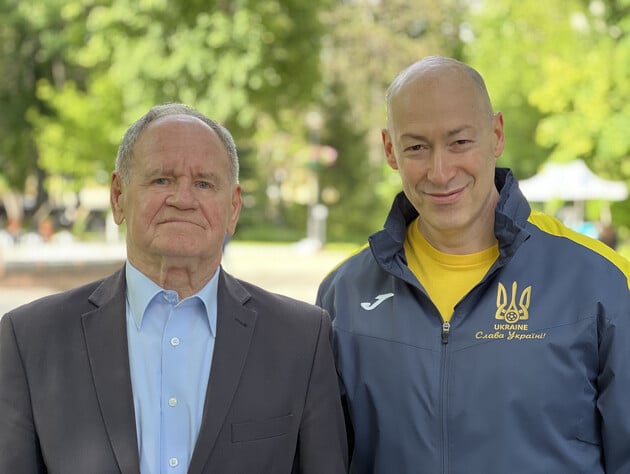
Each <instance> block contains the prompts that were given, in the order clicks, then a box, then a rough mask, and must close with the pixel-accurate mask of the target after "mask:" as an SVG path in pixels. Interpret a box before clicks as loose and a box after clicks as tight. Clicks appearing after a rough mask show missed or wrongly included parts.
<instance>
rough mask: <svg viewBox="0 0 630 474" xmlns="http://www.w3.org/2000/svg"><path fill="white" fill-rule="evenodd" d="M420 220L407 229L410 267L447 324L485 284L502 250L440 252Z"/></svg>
mask: <svg viewBox="0 0 630 474" xmlns="http://www.w3.org/2000/svg"><path fill="white" fill-rule="evenodd" d="M418 219H419V218H418ZM418 219H415V220H414V221H413V222H412V223H411V224H409V226H408V227H407V238H406V239H405V244H404V249H405V256H406V257H407V265H408V266H409V269H410V270H411V271H412V272H413V274H414V275H415V276H416V278H417V279H418V281H419V282H420V283H421V284H422V286H424V288H425V289H426V291H427V293H428V295H429V297H430V298H431V300H432V301H433V302H434V303H435V306H437V308H438V310H439V311H440V314H441V315H442V318H443V319H444V321H449V320H450V319H451V316H452V315H453V308H454V307H455V305H456V304H457V303H458V302H459V300H461V299H462V298H463V297H464V295H466V294H467V293H468V292H469V291H470V290H471V289H472V288H473V287H474V286H475V285H476V284H477V283H479V282H480V281H481V279H482V278H483V276H484V275H485V274H486V272H487V271H488V269H489V268H490V266H492V264H493V263H494V261H495V260H496V259H497V257H498V256H499V247H498V245H494V246H492V247H490V248H488V249H486V250H482V251H481V252H477V253H472V254H469V255H453V254H448V253H444V252H440V251H439V250H437V249H436V248H435V247H433V246H432V245H431V244H430V243H429V242H427V240H426V239H425V238H424V236H423V235H422V233H421V232H420V230H419V228H418Z"/></svg>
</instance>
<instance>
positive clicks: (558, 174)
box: [519, 160, 628, 202]
mask: <svg viewBox="0 0 630 474" xmlns="http://www.w3.org/2000/svg"><path fill="white" fill-rule="evenodd" d="M519 187H520V188H521V191H522V192H523V194H524V195H525V197H526V198H527V199H528V200H530V201H533V202H547V201H552V200H554V199H559V200H563V201H591V200H597V199H601V200H605V201H623V200H624V199H626V198H627V197H628V188H627V186H626V183H624V182H622V181H610V180H606V179H603V178H600V177H599V176H597V175H596V174H595V173H593V172H592V171H591V170H590V169H589V168H588V167H587V166H586V164H585V163H584V162H583V161H582V160H574V161H571V162H569V163H547V164H546V165H545V166H544V167H543V169H542V171H541V172H540V173H538V174H536V175H534V176H532V177H531V178H529V179H524V180H522V181H520V182H519Z"/></svg>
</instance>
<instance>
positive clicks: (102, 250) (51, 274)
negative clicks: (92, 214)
mask: <svg viewBox="0 0 630 474" xmlns="http://www.w3.org/2000/svg"><path fill="white" fill-rule="evenodd" d="M349 253H350V250H334V251H333V250H322V251H318V252H305V251H303V250H300V247H299V246H297V245H293V244H248V243H241V242H237V241H236V242H230V244H229V245H228V247H227V249H226V252H225V256H224V259H223V266H224V268H225V269H226V270H227V271H228V272H229V273H231V274H232V275H234V276H236V277H238V278H241V279H243V280H247V281H250V282H252V283H255V284H257V285H259V286H262V287H263V288H266V289H268V290H270V291H274V292H278V293H284V294H286V295H289V296H292V297H294V298H297V299H301V300H303V301H308V302H309V303H313V302H314V301H315V296H316V293H317V287H318V286H319V283H320V281H321V280H322V278H323V277H324V276H325V275H326V274H327V273H328V272H329V271H330V270H332V268H334V267H335V266H336V265H337V264H338V263H339V262H340V261H342V260H343V259H344V258H346V257H347V256H348V255H349ZM124 258H125V249H124V246H123V245H122V244H116V245H111V244H103V243H90V244H78V243H74V244H63V245H61V244H60V245H55V244H43V245H39V246H29V247H26V246H24V247H4V248H2V249H0V274H1V275H2V276H0V315H2V314H4V313H6V312H7V311H8V310H10V309H12V308H14V307H16V306H19V305H21V304H24V303H27V302H29V301H32V300H33V299H35V298H39V297H41V296H44V295H48V294H51V293H54V292H57V291H60V290H63V289H67V288H70V287H73V286H76V285H78V284H80V283H83V282H86V283H87V282H88V281H91V280H93V279H96V278H99V277H101V276H105V275H107V274H109V273H111V272H112V271H113V269H115V268H117V267H118V266H119V265H120V264H121V263H122V261H123V260H124Z"/></svg>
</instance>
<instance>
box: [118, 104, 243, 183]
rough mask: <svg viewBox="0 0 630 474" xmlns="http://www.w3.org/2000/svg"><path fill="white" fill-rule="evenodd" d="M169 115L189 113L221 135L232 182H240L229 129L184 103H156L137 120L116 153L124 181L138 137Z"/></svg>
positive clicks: (124, 181)
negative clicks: (152, 123) (151, 125)
mask: <svg viewBox="0 0 630 474" xmlns="http://www.w3.org/2000/svg"><path fill="white" fill-rule="evenodd" d="M169 115H188V116H191V117H195V118H198V119H199V120H201V121H202V122H203V123H205V124H206V125H208V126H209V127H210V128H211V129H212V130H214V132H215V133H216V134H217V135H218V136H219V139H220V140H221V142H222V143H223V146H224V147H225V149H226V151H227V154H228V158H229V159H230V180H231V182H232V184H237V183H238V173H239V162H238V152H237V151H236V144H235V143H234V138H233V137H232V134H231V133H230V132H229V130H228V129H227V128H225V127H223V126H222V125H220V124H219V123H218V122H215V121H214V120H212V119H210V118H208V117H206V116H205V115H204V114H202V113H201V112H198V111H197V110H195V109H193V108H192V107H189V106H187V105H184V104H178V103H171V104H164V105H156V106H154V107H152V108H151V109H150V110H149V111H148V112H147V113H146V114H144V115H143V116H142V117H140V118H139V119H138V120H136V121H135V122H134V123H133V124H132V125H131V126H130V127H129V128H128V129H127V132H126V133H125V136H124V137H123V139H122V142H121V143H120V147H119V148H118V154H117V155H116V168H115V170H116V172H117V173H118V174H119V175H120V178H121V180H122V181H123V183H125V184H127V183H129V177H130V173H131V162H132V159H133V152H134V147H135V146H136V143H137V142H138V138H139V137H140V135H141V134H142V132H144V131H145V130H146V129H147V127H148V126H149V124H150V123H151V122H154V121H155V120H157V119H159V118H162V117H166V116H169Z"/></svg>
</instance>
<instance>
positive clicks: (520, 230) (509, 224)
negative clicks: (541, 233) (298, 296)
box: [369, 168, 531, 281]
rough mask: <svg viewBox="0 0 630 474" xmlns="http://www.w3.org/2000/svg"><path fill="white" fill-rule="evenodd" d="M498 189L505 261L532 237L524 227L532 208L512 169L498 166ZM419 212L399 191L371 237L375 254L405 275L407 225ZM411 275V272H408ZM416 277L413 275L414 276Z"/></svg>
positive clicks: (497, 213)
mask: <svg viewBox="0 0 630 474" xmlns="http://www.w3.org/2000/svg"><path fill="white" fill-rule="evenodd" d="M494 182H495V186H496V187H497V190H498V191H499V202H498V203H497V207H496V210H495V222H494V233H495V236H496V237H497V240H498V241H499V253H500V257H499V261H498V262H497V263H498V264H502V263H503V262H505V261H506V259H508V258H510V257H511V256H512V255H514V253H515V252H516V250H517V249H518V247H519V246H520V245H521V244H522V243H523V242H524V241H525V240H527V239H528V238H529V235H530V234H529V232H528V231H527V230H526V229H525V226H526V223H527V219H528V218H529V215H530V212H531V208H530V206H529V204H528V203H527V200H526V199H525V197H524V196H523V194H522V193H521V191H520V189H519V187H518V183H517V181H516V179H515V178H514V176H513V174H512V172H511V171H510V170H509V169H507V168H497V169H496V171H495V178H494ZM417 216H418V211H416V209H415V208H414V207H413V205H412V204H411V202H410V201H409V199H407V196H405V194H404V193H403V192H400V193H398V194H397V195H396V197H395V198H394V202H393V204H392V207H391V209H390V211H389V215H388V216H387V219H386V221H385V225H384V227H383V230H381V231H379V232H376V233H375V234H372V235H371V236H370V238H369V242H370V247H371V249H372V252H373V254H374V258H375V259H376V260H377V261H378V262H379V264H380V265H381V266H382V267H383V268H384V269H385V270H387V271H390V272H393V273H396V274H398V275H400V276H402V277H403V278H405V275H406V274H407V273H408V271H406V270H405V268H406V261H405V257H404V252H403V243H404V241H405V237H406V234H407V226H408V225H409V223H411V222H412V221H413V220H414V219H415V218H416V217H417ZM407 276H408V275H407ZM412 281H413V279H412Z"/></svg>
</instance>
